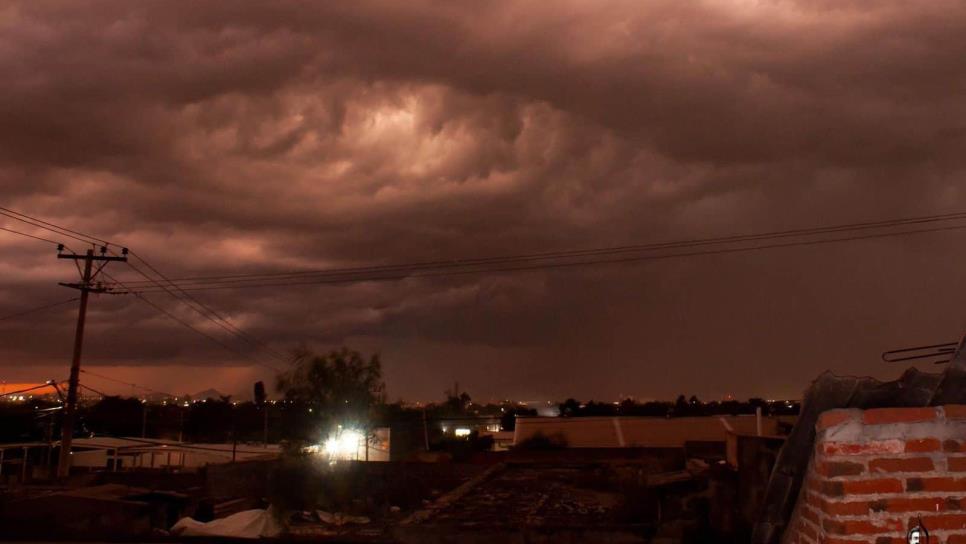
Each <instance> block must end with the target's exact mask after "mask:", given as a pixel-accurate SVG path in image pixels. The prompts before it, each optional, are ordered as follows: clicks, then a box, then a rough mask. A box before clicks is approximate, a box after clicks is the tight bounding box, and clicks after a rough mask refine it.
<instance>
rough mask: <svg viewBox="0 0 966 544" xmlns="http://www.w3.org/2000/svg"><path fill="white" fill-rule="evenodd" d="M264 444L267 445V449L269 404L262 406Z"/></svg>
mask: <svg viewBox="0 0 966 544" xmlns="http://www.w3.org/2000/svg"><path fill="white" fill-rule="evenodd" d="M262 412H264V413H263V414H262V417H263V418H264V419H263V421H262V442H264V443H265V447H266V448H267V447H268V403H267V402H266V403H265V404H263V405H262Z"/></svg>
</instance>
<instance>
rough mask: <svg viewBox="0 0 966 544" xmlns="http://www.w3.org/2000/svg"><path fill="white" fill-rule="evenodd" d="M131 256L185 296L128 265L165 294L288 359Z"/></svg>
mask: <svg viewBox="0 0 966 544" xmlns="http://www.w3.org/2000/svg"><path fill="white" fill-rule="evenodd" d="M130 255H131V256H132V257H134V258H136V259H137V260H139V261H141V262H142V263H144V266H146V267H147V268H149V269H150V270H151V271H152V272H154V273H155V274H157V275H158V276H159V277H161V278H162V279H164V280H165V282H167V283H168V284H170V285H171V287H173V288H174V289H176V290H178V291H180V292H181V293H182V294H183V295H184V296H183V297H179V296H178V295H177V294H175V293H174V292H172V291H171V290H170V289H168V288H167V287H166V286H165V285H164V284H163V283H161V282H159V281H157V280H154V279H153V278H151V277H150V276H148V275H147V274H146V273H144V272H143V271H141V270H140V269H139V268H137V267H136V266H134V265H133V264H131V263H130V262H128V263H127V264H128V266H130V267H131V269H133V270H134V271H135V272H137V273H138V274H140V275H141V276H144V277H145V278H148V279H149V280H151V282H152V283H153V284H154V285H156V286H158V287H160V288H161V289H162V290H163V291H164V292H166V293H168V294H169V295H171V296H172V297H174V298H175V299H177V300H180V301H181V302H183V303H185V304H186V305H187V306H188V307H189V308H191V309H193V310H195V311H196V312H198V313H199V314H201V315H202V316H203V317H205V318H206V319H208V320H209V321H211V322H212V323H214V324H215V325H217V326H218V327H220V328H221V329H223V330H225V331H226V332H228V333H229V334H231V335H234V336H236V337H238V338H240V339H242V340H243V341H245V342H247V343H248V344H249V345H251V346H253V347H254V348H256V349H262V350H264V351H266V352H267V353H269V354H270V355H272V356H274V357H275V358H276V359H278V360H279V361H283V362H284V361H285V360H286V358H285V356H284V355H282V354H281V353H279V352H277V351H275V350H274V349H273V348H272V347H271V346H269V345H268V344H266V343H265V342H262V341H261V340H259V339H257V338H255V337H253V336H252V335H250V334H248V333H246V332H245V331H243V330H241V329H239V328H238V327H236V326H235V325H234V324H233V323H231V322H230V321H229V320H228V319H227V318H225V317H224V316H223V315H221V314H220V313H218V312H217V311H215V310H214V309H213V308H211V307H210V306H208V305H207V304H205V303H203V302H201V301H200V300H198V299H197V298H195V297H194V296H193V295H191V294H190V293H188V292H186V291H185V290H184V289H182V288H181V287H180V286H178V285H177V284H176V283H174V282H172V281H171V280H170V279H168V278H167V276H165V275H164V274H162V273H161V272H160V271H159V270H158V269H157V268H155V267H154V266H152V265H151V263H149V262H147V261H146V260H145V259H144V258H143V257H141V256H140V255H138V254H137V253H135V252H133V251H131V252H130ZM186 299H187V300H186Z"/></svg>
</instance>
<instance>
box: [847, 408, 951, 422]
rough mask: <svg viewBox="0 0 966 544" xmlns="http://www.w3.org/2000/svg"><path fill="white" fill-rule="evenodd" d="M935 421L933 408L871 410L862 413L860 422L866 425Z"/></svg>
mask: <svg viewBox="0 0 966 544" xmlns="http://www.w3.org/2000/svg"><path fill="white" fill-rule="evenodd" d="M935 419H936V409H935V408H872V409H871V410H866V411H865V412H863V413H862V422H863V423H865V424H866V425H883V424H887V423H916V422H920V421H933V420H935Z"/></svg>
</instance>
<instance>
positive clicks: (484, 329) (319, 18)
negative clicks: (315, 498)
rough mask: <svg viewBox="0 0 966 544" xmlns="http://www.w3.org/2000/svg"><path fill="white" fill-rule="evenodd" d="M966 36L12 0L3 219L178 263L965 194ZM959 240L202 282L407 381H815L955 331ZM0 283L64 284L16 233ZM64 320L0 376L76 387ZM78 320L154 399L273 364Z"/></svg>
mask: <svg viewBox="0 0 966 544" xmlns="http://www.w3.org/2000/svg"><path fill="white" fill-rule="evenodd" d="M964 28H966V4H963V3H962V2H958V1H950V2H942V1H937V2H900V1H866V0H863V1H857V2H851V1H847V0H831V1H806V0H801V1H797V2H796V1H765V0H761V1H753V0H708V1H704V2H681V1H680V0H668V1H661V0H655V1H650V2H639V1H636V0H635V1H626V2H620V1H593V2H565V1H559V2H530V1H526V2H524V1H519V2H496V1H473V2H456V3H454V2H449V1H445V2H435V1H417V0H411V1H407V2H399V1H396V0H391V1H385V2H369V1H353V2H285V1H272V2H264V3H260V4H258V3H248V2H245V3H239V2H235V1H229V0H226V1H223V2H202V3H194V2H192V3H189V2H129V1H126V0H125V1H120V2H80V1H75V2H51V3H47V2H34V1H28V2H5V3H3V4H2V6H0V73H2V74H4V75H3V84H2V85H0V189H2V202H3V204H2V205H3V206H6V207H9V208H13V209H16V210H19V211H23V212H25V213H29V214H33V215H36V216H39V217H42V218H44V219H47V220H49V221H53V222H55V223H58V224H62V225H66V226H69V227H72V228H75V229H78V230H81V231H84V232H91V233H94V234H97V235H99V236H101V237H104V238H107V239H110V240H112V241H113V240H117V241H120V242H123V243H124V244H127V245H129V246H130V247H132V248H135V250H136V251H138V252H139V253H140V254H141V255H143V256H145V257H146V258H148V259H149V260H150V261H151V262H152V263H153V264H155V265H156V266H158V267H159V268H160V269H162V270H163V271H165V272H166V273H169V274H170V275H172V276H185V275H189V276H193V275H206V274H219V273H238V272H246V271H253V270H257V271H262V270H291V269H300V268H325V267H342V266H359V265H368V264H384V263H398V262H412V261H423V260H432V259H440V258H462V257H479V256H494V255H506V254H514V253H530V252H541V251H554V250H568V249H582V248H594V247H602V246H614V245H622V244H632V243H645V242H658V241H665V240H677V239H684V238H690V237H707V236H723V235H729V234H739V233H754V232H764V231H773V230H781V229H790V228H803V227H813V226H821V225H829V224H838V223H849V222H854V221H865V220H880V219H890V218H896V217H907V216H915V215H927V214H933V213H944V212H950V211H962V210H966V183H964V180H966V178H964V168H966V153H964V149H966V147H964V144H966V101H964V100H963V96H964V91H966V76H964V74H966V32H964V31H963V29H964ZM5 224H6V225H7V226H9V227H17V228H20V227H18V226H16V225H15V224H14V222H12V221H6V223H5ZM26 230H28V231H29V232H34V231H33V230H31V229H29V227H28V228H26ZM964 242H966V232H964V231H950V232H943V233H933V234H923V235H918V236H909V237H901V238H882V239H875V240H866V241H857V242H851V243H843V244H831V245H819V246H807V247H794V248H786V249H775V250H769V251H759V252H752V253H738V254H728V255H717V256H700V257H692V258H686V259H675V260H667V261H656V262H648V263H642V264H635V265H614V266H598V267H591V268H581V269H573V270H556V271H538V272H527V273H518V274H502V275H491V276H482V277H480V276H461V277H457V278H413V279H408V280H404V281H400V282H388V283H359V284H353V285H338V286H309V287H287V288H284V289H260V290H250V291H218V292H210V293H200V294H199V295H198V296H199V297H201V298H202V300H204V301H205V302H207V303H209V304H211V305H212V306H213V307H215V308H217V309H218V310H219V311H221V312H222V313H224V314H225V315H227V316H230V317H231V319H232V320H233V322H235V323H236V324H237V325H239V326H240V327H242V328H244V329H245V330H247V331H249V332H250V333H251V334H253V335H255V336H257V337H259V338H262V339H265V340H266V341H268V342H270V343H271V345H273V346H274V347H276V348H277V349H279V350H285V349H289V348H291V347H292V346H294V345H296V344H298V343H302V342H304V343H307V344H309V345H311V346H314V347H316V348H318V349H329V348H332V347H336V346H340V345H343V344H345V345H348V346H350V347H353V348H355V349H358V350H361V351H364V352H366V353H370V352H374V351H379V352H381V354H382V356H383V360H384V365H385V374H386V380H387V384H388V388H389V392H390V395H391V396H392V397H393V398H396V397H403V398H406V399H413V400H415V399H426V400H428V399H433V398H439V397H441V396H442V391H443V390H444V389H446V388H448V387H450V386H451V384H452V383H453V381H454V380H459V382H460V384H461V388H463V389H466V390H468V391H469V392H470V394H471V395H473V396H474V397H476V398H479V399H488V398H503V397H512V398H517V399H527V400H529V399H546V398H565V397H567V396H576V397H579V398H584V399H586V398H590V397H594V398H604V399H608V400H610V399H613V398H615V397H616V396H617V395H634V396H637V397H642V398H653V397H659V398H666V397H673V396H675V395H677V394H678V393H687V394H692V393H694V394H698V395H699V396H701V397H721V396H723V395H725V394H729V393H730V394H734V395H737V396H739V397H746V396H751V395H761V396H767V397H797V396H799V395H800V393H801V391H802V390H803V389H804V388H805V387H806V386H807V384H808V382H809V380H810V379H812V378H813V377H815V376H816V375H817V374H818V373H819V372H821V371H823V370H825V369H831V370H833V371H835V372H837V373H841V374H863V375H865V374H868V375H874V376H878V377H892V376H895V375H896V374H897V373H898V372H899V371H900V370H901V367H897V366H888V365H886V364H885V363H882V362H880V361H879V353H880V352H881V351H883V350H885V349H890V348H895V347H902V346H908V345H917V344H928V343H935V342H944V341H950V340H956V339H958V337H959V336H960V334H961V333H962V331H963V328H964V325H966V314H964V308H966V290H964V289H963V285H964V281H966V280H964V278H966V275H964V270H966V252H963V250H962V249H963V247H964ZM109 270H113V271H114V273H115V274H116V275H117V276H118V277H121V278H125V279H135V278H136V275H134V274H133V272H132V271H131V270H129V269H125V267H124V266H123V265H111V268H110V269H109ZM0 278H2V281H0V314H6V313H11V312H15V311H18V310H21V309H26V308H30V307H33V306H38V305H41V304H44V303H47V302H56V301H58V300H62V299H65V298H68V297H70V296H72V293H71V292H69V291H68V290H67V289H65V288H63V287H58V286H57V285H56V282H58V281H70V280H74V279H75V278H76V272H75V271H74V269H73V267H72V266H71V265H70V263H68V262H65V261H58V260H57V259H55V256H54V251H53V250H52V248H51V247H50V246H49V245H46V244H43V243H40V242H36V241H32V240H29V239H26V238H22V237H17V236H13V235H6V234H0ZM154 299H155V300H157V301H158V303H159V304H162V305H164V307H166V308H167V309H169V310H170V311H172V312H174V313H176V314H177V315H178V316H180V317H182V318H183V319H186V320H189V321H190V322H191V323H193V324H196V325H197V326H198V327H199V328H201V329H203V330H205V331H209V332H211V333H212V334H215V335H217V334H219V331H218V329H214V328H213V327H212V326H211V325H210V324H207V323H206V322H205V321H204V320H203V319H201V318H200V317H199V316H198V315H196V314H193V313H192V312H191V311H190V310H188V309H186V308H184V307H183V306H179V305H178V304H177V303H175V302H173V301H171V300H170V299H166V298H164V297H163V296H158V295H155V296H154ZM75 314H76V308H75V307H74V306H73V305H69V306H64V307H62V308H61V309H59V310H53V311H48V312H46V313H41V314H36V315H34V316H32V317H30V318H22V319H17V320H7V321H2V322H0V378H2V379H5V380H7V381H32V380H41V379H46V378H49V377H66V374H67V367H68V364H69V357H70V348H71V342H72V334H73V330H72V328H73V320H74V316H75ZM87 340H88V344H87V352H86V359H85V365H87V367H88V368H90V369H92V370H94V371H97V372H102V373H110V374H111V375H113V376H115V377H118V378H121V379H124V380H127V381H136V382H138V383H142V384H147V385H150V386H151V387H154V388H157V389H161V390H167V391H174V392H193V391H198V390H201V389H205V388H208V387H217V388H218V389H221V390H224V391H228V392H234V393H238V392H243V391H244V392H246V395H247V392H248V391H250V383H251V381H253V380H255V379H259V378H262V379H269V376H270V373H269V372H268V371H266V370H264V369H261V368H260V367H257V366H253V365H251V363H250V362H248V361H246V360H244V359H240V358H239V357H237V356H236V355H234V354H233V353H231V352H228V351H225V350H223V349H221V348H219V347H218V346H217V345H214V344H212V343H210V342H208V341H207V340H205V339H204V338H201V337H199V336H197V335H195V334H194V333H192V332H191V331H189V330H186V329H184V328H182V327H180V326H179V325H178V324H176V323H174V322H172V321H170V320H168V319H167V318H165V317H164V316H160V315H158V314H157V313H156V312H154V311H153V310H152V309H151V308H149V307H147V306H145V305H143V304H139V303H138V301H137V300H135V299H132V298H131V297H106V296H100V297H97V298H95V299H93V300H92V304H91V311H90V313H89V329H88V336H87ZM242 346H243V345H242ZM88 383H90V384H91V385H92V386H95V387H98V388H100V389H106V390H110V391H119V392H131V390H130V389H125V388H124V387H118V386H117V385H116V384H111V383H110V382H105V381H99V380H97V379H95V378H90V380H89V382H88Z"/></svg>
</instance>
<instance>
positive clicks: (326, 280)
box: [127, 225, 966, 293]
mask: <svg viewBox="0 0 966 544" xmlns="http://www.w3.org/2000/svg"><path fill="white" fill-rule="evenodd" d="M962 229H966V225H955V226H949V227H933V228H926V229H915V230H906V231H898V232H886V233H874V234H865V235H856V236H843V237H838V238H826V239H821V240H799V241H793V242H783V243H775V244H765V245H757V246H749V247H737V248H723V249H706V250H699V251H690V252H684V253H672V254H664V255H634V256H630V257H614V258H610V259H589V260H578V261H567V262H552V263H537V264H519V265H517V264H515V263H513V262H511V263H509V264H508V265H507V266H501V267H484V268H471V269H465V270H432V269H429V270H425V271H420V270H416V271H412V270H401V271H399V272H395V273H385V274H382V275H365V274H356V275H351V274H344V275H342V276H336V277H328V276H322V277H321V278H319V279H305V280H302V281H285V280H284V279H280V280H275V281H271V280H270V281H268V282H262V283H258V282H250V283H243V284H231V285H225V284H223V283H212V284H209V285H188V286H185V287H182V289H183V290H185V291H208V290H222V289H237V288H240V287H244V288H264V287H282V286H295V285H320V284H341V283H356V282H363V281H395V280H399V279H404V278H409V277H440V276H458V275H467V274H483V273H502V272H520V271H530V270H547V269H561V268H574V267H582V266H592V265H604V264H621V263H632V262H642V261H653V260H663V259H674V258H683V257H695V256H699V255H721V254H728V253H739V252H747V251H760V250H766V249H777V248H787V247H798V246H811V245H820V244H829V243H839V242H848V241H855V240H869V239H875V238H886V237H893V236H905V235H912V234H922V233H929V232H942V231H952V230H962ZM127 288H128V289H130V288H131V287H130V286H127ZM137 292H140V293H152V292H156V291H153V290H151V289H150V288H149V289H142V290H140V291H137Z"/></svg>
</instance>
